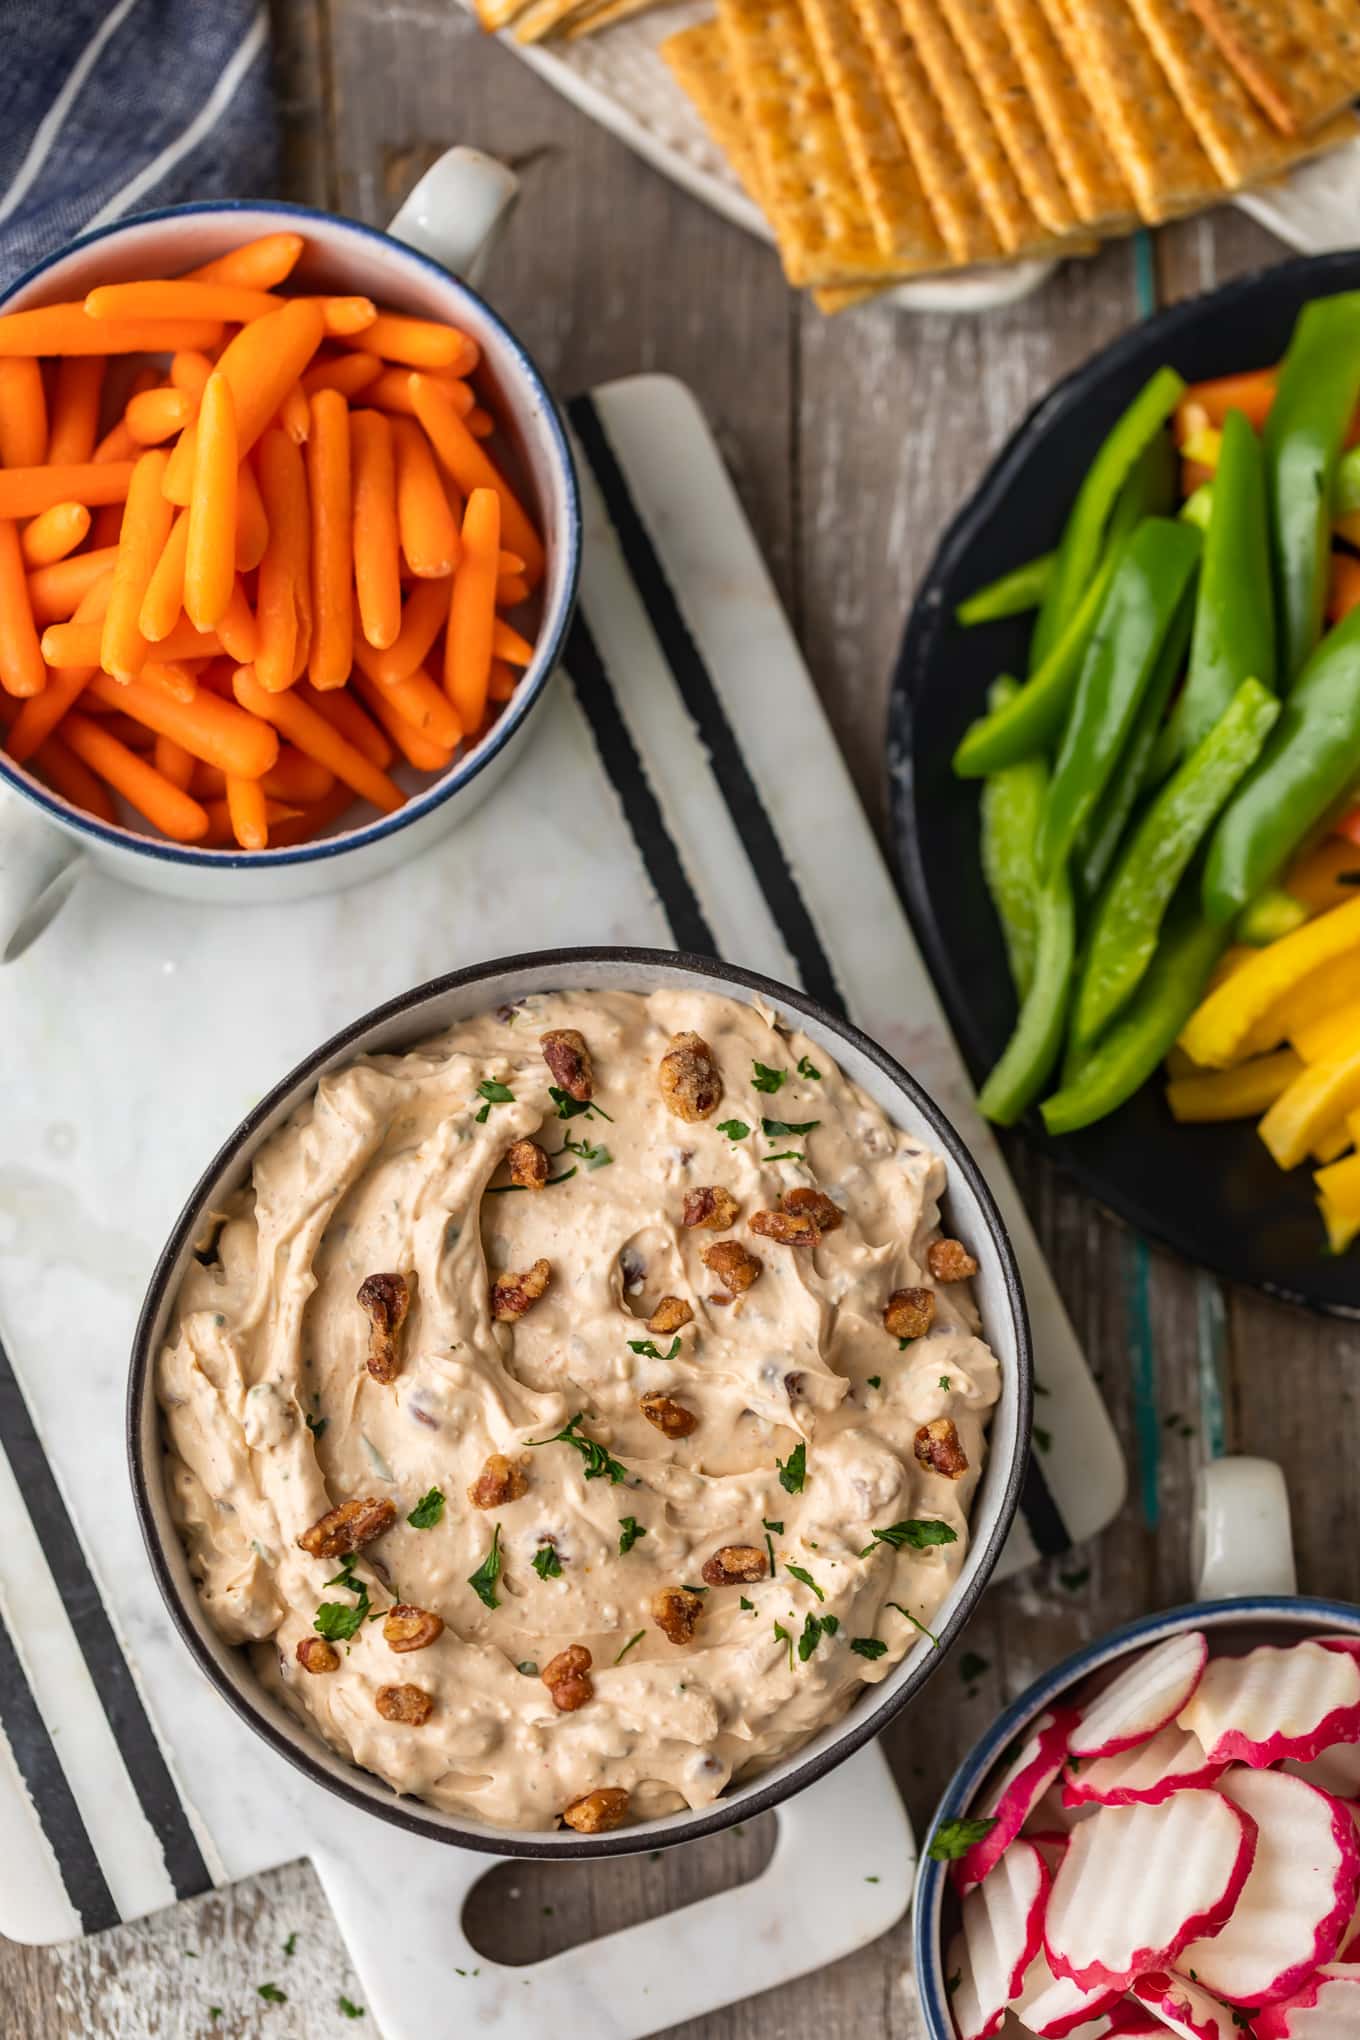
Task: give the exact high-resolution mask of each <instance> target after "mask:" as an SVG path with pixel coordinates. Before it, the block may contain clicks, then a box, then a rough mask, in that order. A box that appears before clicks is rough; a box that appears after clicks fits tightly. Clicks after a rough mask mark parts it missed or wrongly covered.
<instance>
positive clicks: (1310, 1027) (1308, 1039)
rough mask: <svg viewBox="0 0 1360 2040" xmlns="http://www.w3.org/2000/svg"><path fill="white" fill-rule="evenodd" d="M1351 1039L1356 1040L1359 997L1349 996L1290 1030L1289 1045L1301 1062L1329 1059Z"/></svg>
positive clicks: (1359, 1036)
mask: <svg viewBox="0 0 1360 2040" xmlns="http://www.w3.org/2000/svg"><path fill="white" fill-rule="evenodd" d="M1353 1041H1360V999H1349V1000H1347V1001H1346V1003H1345V1004H1344V1005H1341V1006H1333V1007H1332V1009H1331V1010H1330V1012H1318V1013H1315V1014H1313V1015H1311V1016H1310V1017H1309V1018H1308V1019H1307V1020H1303V1021H1301V1022H1300V1023H1299V1025H1298V1026H1297V1027H1294V1028H1291V1029H1290V1034H1289V1045H1290V1047H1291V1048H1293V1049H1294V1050H1296V1051H1297V1053H1298V1054H1299V1055H1301V1056H1302V1057H1303V1060H1304V1061H1305V1062H1330V1061H1331V1060H1332V1058H1333V1057H1334V1056H1338V1055H1343V1054H1344V1053H1345V1051H1346V1049H1347V1047H1348V1046H1349V1045H1350V1043H1351V1042H1353Z"/></svg>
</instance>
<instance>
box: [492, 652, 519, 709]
mask: <svg viewBox="0 0 1360 2040" xmlns="http://www.w3.org/2000/svg"><path fill="white" fill-rule="evenodd" d="M518 684H519V674H518V673H517V672H516V671H515V669H514V667H513V666H507V665H506V663H505V661H504V659H493V660H492V661H491V677H490V679H489V680H488V681H487V683H486V698H487V700H488V701H508V700H509V699H510V696H511V695H512V694H513V693H514V691H515V688H516V687H517V686H518Z"/></svg>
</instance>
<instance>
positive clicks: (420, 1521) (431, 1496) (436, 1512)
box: [406, 1487, 444, 1530]
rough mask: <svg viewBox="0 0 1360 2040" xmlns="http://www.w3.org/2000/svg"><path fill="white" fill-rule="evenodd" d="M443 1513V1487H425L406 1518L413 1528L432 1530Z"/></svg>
mask: <svg viewBox="0 0 1360 2040" xmlns="http://www.w3.org/2000/svg"><path fill="white" fill-rule="evenodd" d="M443 1513H444V1490H443V1488H437V1487H432V1488H427V1489H426V1491H425V1493H424V1494H423V1495H422V1496H421V1498H420V1500H419V1501H418V1502H417V1503H416V1505H415V1507H414V1509H412V1511H411V1513H410V1515H409V1516H408V1517H407V1518H406V1520H407V1522H408V1523H409V1524H410V1526H411V1528H412V1529H413V1530H433V1528H434V1526H435V1524H436V1523H437V1522H438V1521H439V1519H440V1517H441V1516H442V1515H443Z"/></svg>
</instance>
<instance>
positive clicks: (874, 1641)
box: [850, 1636, 888, 1658]
mask: <svg viewBox="0 0 1360 2040" xmlns="http://www.w3.org/2000/svg"><path fill="white" fill-rule="evenodd" d="M850 1648H851V1650H852V1651H853V1652H854V1653H855V1656H856V1657H867V1658H881V1657H886V1655H887V1651H888V1646H887V1644H886V1643H884V1642H882V1641H881V1640H880V1638H878V1637H877V1636H852V1637H851V1639H850Z"/></svg>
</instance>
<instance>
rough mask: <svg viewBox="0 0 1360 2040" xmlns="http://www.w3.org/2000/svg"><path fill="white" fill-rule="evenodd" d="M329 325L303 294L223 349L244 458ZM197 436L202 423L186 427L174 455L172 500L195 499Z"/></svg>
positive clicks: (169, 481) (168, 485)
mask: <svg viewBox="0 0 1360 2040" xmlns="http://www.w3.org/2000/svg"><path fill="white" fill-rule="evenodd" d="M83 316H84V315H83V314H82V317H83ZM323 330H324V321H323V319H322V315H321V310H320V307H319V306H318V305H317V304H316V303H315V302H313V301H312V300H310V299H307V298H297V299H294V300H293V301H291V302H290V303H286V304H285V305H284V307H283V309H282V311H278V312H271V313H270V314H269V316H268V318H264V319H255V320H253V321H252V322H251V324H250V325H249V326H243V327H242V328H241V330H240V332H239V333H238V334H237V335H236V338H235V339H234V340H232V341H230V342H229V343H228V345H227V346H226V347H224V348H223V350H222V355H221V359H220V360H219V361H218V364H217V373H218V374H219V375H223V376H225V377H226V379H227V381H228V383H229V384H230V385H231V394H232V397H233V400H234V402H235V406H236V437H237V447H238V451H239V453H240V455H241V457H242V458H244V457H245V455H246V454H247V453H249V451H250V449H251V447H252V446H253V445H254V444H255V442H256V440H257V439H258V438H259V436H260V434H261V433H262V432H263V431H264V429H265V426H266V425H268V424H269V422H270V420H271V419H272V418H273V416H274V413H275V412H276V411H277V410H278V408H279V405H280V404H281V403H282V402H283V400H284V398H285V397H286V396H287V394H288V392H289V390H290V389H291V388H292V386H293V384H294V383H295V382H296V381H297V380H298V378H299V376H300V375H301V374H302V372H303V370H304V369H305V368H306V366H307V364H308V362H309V361H310V360H311V358H312V356H313V355H314V354H315V353H316V350H317V348H318V347H319V346H320V345H321V337H322V333H323ZM197 436H198V431H197V427H196V426H193V425H189V426H186V427H185V429H184V431H183V432H182V433H181V434H180V438H179V444H178V445H177V446H176V448H175V451H174V454H173V455H172V457H171V461H170V472H169V473H168V474H167V476H166V478H165V493H166V494H167V496H169V498H170V500H171V502H172V503H179V504H181V505H184V504H187V502H188V501H189V493H190V490H191V488H192V486H193V471H194V459H195V452H196V448H195V444H194V442H195V440H196V439H197Z"/></svg>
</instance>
